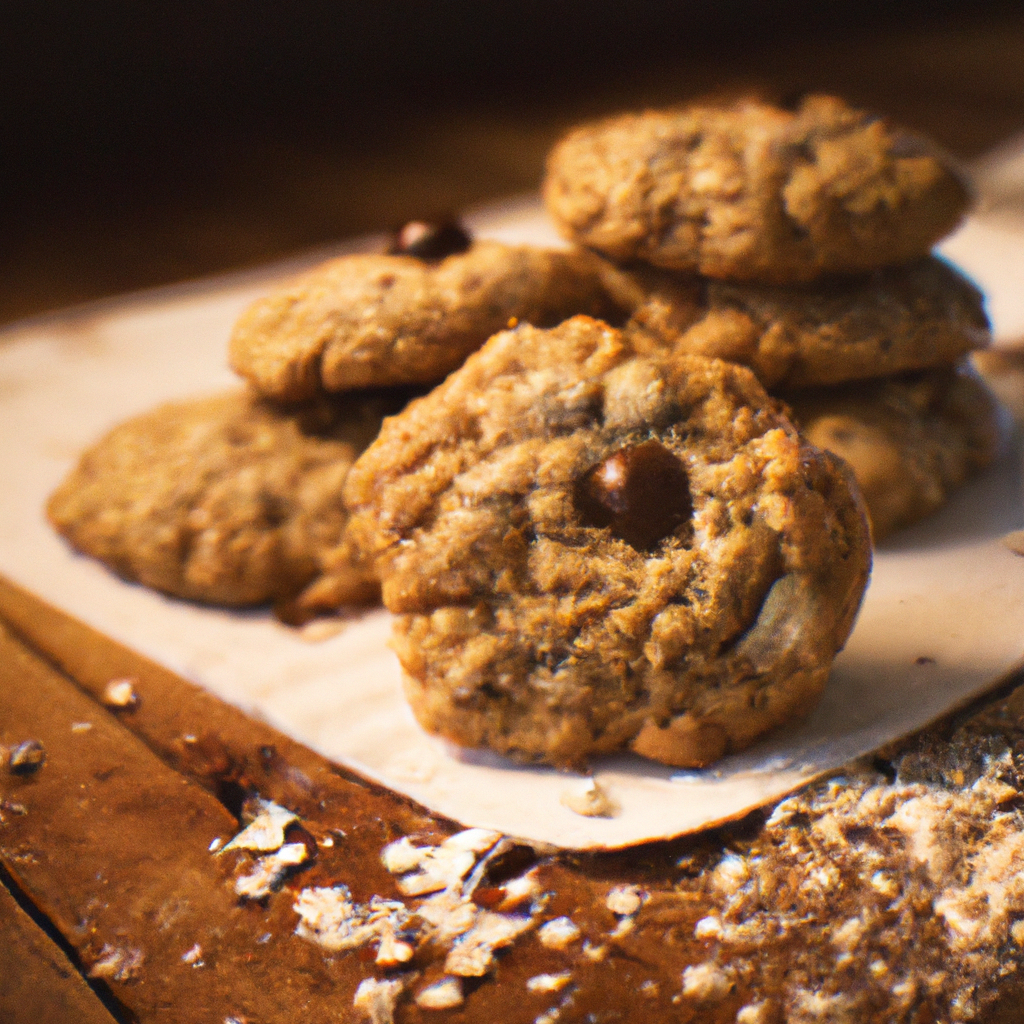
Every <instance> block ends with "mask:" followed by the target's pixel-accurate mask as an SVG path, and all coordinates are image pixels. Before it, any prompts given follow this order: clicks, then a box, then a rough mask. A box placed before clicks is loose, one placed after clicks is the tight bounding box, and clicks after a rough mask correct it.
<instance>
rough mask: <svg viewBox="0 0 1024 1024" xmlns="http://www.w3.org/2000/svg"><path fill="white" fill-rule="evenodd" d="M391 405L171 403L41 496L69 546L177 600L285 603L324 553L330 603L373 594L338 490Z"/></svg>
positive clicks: (113, 437) (116, 433)
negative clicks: (329, 560) (329, 568)
mask: <svg viewBox="0 0 1024 1024" xmlns="http://www.w3.org/2000/svg"><path fill="white" fill-rule="evenodd" d="M398 404H399V403H398V402H397V401H396V400H395V399H394V398H391V397H382V396H361V397H358V398H355V397H353V398H349V399H348V400H346V401H345V402H344V403H332V402H328V401H327V400H321V401H318V402H314V403H310V404H307V405H304V406H300V407H293V408H290V409H283V408H281V407H278V406H274V405H271V404H270V403H268V402H265V401H261V400H259V399H258V398H256V397H254V396H253V395H251V394H250V393H248V392H244V391H237V392H231V393H227V394H221V395H217V396H214V397H210V398H201V399H197V400H192V401H186V402H174V403H171V404H168V405H164V406H161V407H160V408H158V409H156V410H154V411H152V412H149V413H146V414H144V415H142V416H138V417H136V418H135V419H132V420H129V421H127V422H126V423H123V424H121V425H120V426H118V427H116V428H115V429H114V430H112V431H111V432H110V433H109V434H108V435H107V436H106V437H105V438H103V439H102V440H101V441H100V442H99V443H98V444H96V445H95V446H94V447H92V448H91V449H89V450H88V451H87V452H86V453H85V454H84V455H83V456H82V458H81V461H80V462H79V464H78V466H77V467H76V468H75V469H74V470H73V471H72V472H71V474H70V475H69V476H68V477H67V478H66V479H65V480H64V482H63V483H62V484H61V485H60V487H59V488H58V489H57V491H56V492H55V493H54V494H53V496H52V497H51V499H50V502H49V505H48V508H47V511H48V514H49V517H50V520H51V522H52V523H53V525H54V526H56V528H57V529H58V530H59V531H60V532H61V533H62V534H64V536H65V537H66V538H67V539H68V540H69V541H70V542H71V543H72V544H73V545H74V546H75V547H76V548H78V549H79V550H80V551H82V552H84V553H86V554H88V555H91V556H92V557H94V558H97V559H99V560H100V561H102V562H105V563H106V564H107V565H108V566H110V567H111V568H112V569H114V570H115V571H116V572H118V573H120V574H121V575H122V576H124V577H126V578H127V579H130V580H137V581H138V582H140V583H143V584H145V585H146V586H148V587H153V588H155V589H156V590H161V591H164V592H165V593H167V594H172V595H175V596H177V597H184V598H189V599H191V600H195V601H205V602H210V603H213V604H223V605H250V604H259V603H262V602H264V601H275V600H287V599H289V598H291V597H293V596H294V595H295V594H296V592H297V591H298V590H299V589H300V588H301V587H303V586H304V585H305V584H306V582H307V581H308V580H309V579H310V578H311V577H312V576H313V575H314V574H315V573H316V572H317V571H318V569H319V568H320V559H321V558H322V557H324V556H326V555H328V554H331V555H332V557H333V561H334V563H335V576H336V578H337V580H338V582H337V585H336V591H337V594H338V597H339V603H340V602H341V601H343V600H347V601H352V602H355V601H366V600H368V599H372V598H373V597H374V596H375V595H376V593H377V584H376V582H375V581H374V579H373V577H372V576H371V575H369V574H368V573H367V572H366V571H365V570H363V569H357V568H355V566H354V564H353V563H352V562H351V560H349V562H348V571H347V572H345V571H343V569H344V565H343V564H342V563H343V562H344V558H343V554H344V552H345V551H346V550H347V549H346V548H345V541H344V529H345V524H346V521H347V518H348V516H347V513H346V512H345V509H344V506H343V505H342V502H341V489H342V485H343V484H344V481H345V477H346V475H347V474H348V470H349V467H350V466H351V465H352V463H353V461H354V460H355V458H356V456H357V455H358V454H359V452H361V451H362V450H363V449H364V448H365V447H366V445H367V444H369V443H370V441H371V440H372V439H373V438H374V436H375V435H376V433H377V431H378V429H379V428H380V423H381V420H382V418H383V417H384V415H385V414H386V413H388V412H392V411H394V410H395V409H396V408H397V407H398Z"/></svg>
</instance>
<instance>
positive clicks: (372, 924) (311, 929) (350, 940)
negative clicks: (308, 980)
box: [293, 885, 409, 951]
mask: <svg viewBox="0 0 1024 1024" xmlns="http://www.w3.org/2000/svg"><path fill="white" fill-rule="evenodd" d="M293 909H294V910H295V912H296V913H297V914H298V915H299V923H298V925H296V927H295V934H296V935H298V936H299V937H300V938H303V939H309V940H310V941H311V942H315V943H317V944H318V945H320V946H323V947H324V948H325V949H330V950H335V951H340V950H345V949H357V948H359V947H360V946H367V945H369V944H370V943H371V942H375V941H377V942H379V941H380V939H381V937H382V935H383V934H384V932H385V930H388V931H390V932H391V934H392V935H394V934H397V933H398V932H400V931H401V930H402V929H403V928H404V927H405V925H406V923H407V922H408V920H409V911H408V909H407V908H406V906H405V904H404V903H398V902H396V901H394V900H382V899H381V898H380V897H379V896H373V897H372V898H371V899H370V902H369V903H365V904H358V903H353V902H352V896H351V893H350V892H349V889H348V886H345V885H338V886H335V887H334V888H316V889H303V890H302V891H301V892H300V893H299V894H298V896H297V897H296V899H295V903H294V904H293Z"/></svg>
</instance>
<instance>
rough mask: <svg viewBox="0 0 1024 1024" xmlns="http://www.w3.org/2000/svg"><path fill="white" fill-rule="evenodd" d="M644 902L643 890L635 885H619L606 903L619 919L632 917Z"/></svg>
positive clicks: (609, 894)
mask: <svg viewBox="0 0 1024 1024" xmlns="http://www.w3.org/2000/svg"><path fill="white" fill-rule="evenodd" d="M643 902H644V893H643V890H642V889H640V888H638V887H637V886H635V885H617V886H615V888H614V889H612V890H611V891H610V892H609V893H608V896H607V898H606V899H605V901H604V903H605V906H606V907H607V908H608V909H609V910H610V911H611V912H612V913H613V914H615V915H616V916H617V917H632V915H633V914H635V913H636V912H637V911H638V910H639V909H640V907H641V906H642V904H643Z"/></svg>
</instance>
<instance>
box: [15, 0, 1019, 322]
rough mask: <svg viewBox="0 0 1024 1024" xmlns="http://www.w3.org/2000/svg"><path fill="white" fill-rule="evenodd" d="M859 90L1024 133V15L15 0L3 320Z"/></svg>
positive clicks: (938, 130) (854, 96) (457, 204)
mask: <svg viewBox="0 0 1024 1024" xmlns="http://www.w3.org/2000/svg"><path fill="white" fill-rule="evenodd" d="M806 89H826V90H829V91H835V92H839V93H842V94H843V95H845V96H847V97H848V98H849V99H851V100H852V101H854V102H857V103H859V104H863V105H867V106H870V107H872V108H875V109H879V110H882V111H884V112H886V113H890V114H892V115H894V116H895V117H896V118H897V119H899V120H902V121H903V122H905V123H908V124H909V125H911V126H913V127H916V128H918V129H921V130H924V131H926V132H929V133H930V134H932V135H934V136H935V137H937V138H938V139H939V140H940V141H941V142H942V143H943V144H944V145H946V146H947V147H949V148H950V149H952V150H953V151H954V152H956V153H958V154H960V155H961V156H964V157H972V156H975V155H977V154H978V153H981V152H983V151H984V150H986V149H987V148H989V147H990V146H992V145H993V144H995V143H997V142H999V141H1000V140H1001V139H1004V138H1006V137H1008V136H1009V135H1011V134H1014V133H1016V132H1021V131H1024V5H1022V4H1021V3H1020V2H1019V0H1017V2H1014V3H996V2H992V3H986V4H974V5H964V4H962V3H960V4H957V3H952V2H944V0H932V2H930V3H915V2H907V3H901V2H893V0H889V2H882V0H863V2H859V3H852V2H843V0H835V2H832V3H828V2H825V0H822V2H818V3H808V2H800V0H788V2H787V0H779V2H768V0H764V2H759V3H758V2H751V0H704V2H702V3H696V2H688V0H676V2H668V0H636V2H634V3H633V4H630V5H628V6H627V5H626V4H625V3H612V2H609V0H576V2H563V3H556V2H551V0H549V2H547V3H542V2H540V0H521V2H518V3H493V4H488V3H486V2H479V0H478V2H475V3H470V2H443V0H441V2H434V3H429V2H424V0H404V2H371V0H355V2H345V0H335V2H333V3H330V2H326V0H293V2H291V3H285V2H278V3H271V2H266V0H250V2H248V3H241V2H236V3H232V2H227V0H207V2H205V3H196V2H193V0H178V2H173V0H172V2H170V3H164V4H153V3H147V2H145V0H141V2H140V0H134V2H110V0H108V2H104V0H93V2H91V3H89V2H85V0H81V2H69V0H63V2H61V0H57V2H51V3H49V4H45V5H43V4H41V3H39V2H38V0H35V2H24V3H9V2H4V0H0V154H2V158H0V321H10V320H13V319H15V318H17V317H20V316H24V315H27V314H31V313H33V312H37V311H40V310H44V309H48V308H54V307H57V306H61V305H66V304H68V303H72V302H77V301H81V300H84V299H89V298H93V297H97V296H100V295H106V294H111V293H116V292H120V291H124V290H127V289H131V288H137V287H141V286H146V285H151V284H159V283H163V282H169V281H174V280H180V279H183V278H188V277H195V276H199V275H202V274H207V273H211V272H215V271H220V270H226V269H232V268H236V267H242V266H251V265H253V264H256V263H259V262H262V261H266V260H269V259H273V258H275V257H278V256H281V255H283V254H286V253H289V252H294V251H295V250H297V249H300V248H302V247H305V246H309V245H312V244H316V243H319V242H324V241H328V240H331V239H336V238H339V237H342V236H345V235H349V234H353V233H358V232H363V231H368V230H375V229H380V228H387V227H389V226H391V225H393V224H396V223H398V222H400V221H402V220H403V219H406V218H409V217H412V216H416V215H423V214H427V213H431V212H434V211H442V210H458V209H461V208H463V207H465V206H466V205H468V204H471V203H478V202H481V201H485V200H488V199H492V198H497V197H499V196H502V195H507V194H509V193H512V192H522V191H526V190H530V189H533V188H535V187H536V185H537V182H538V180H539V177H540V174H541V172H542V166H543V158H544V153H545V152H546V150H547V148H548V146H549V145H550V144H551V142H552V141H553V140H554V139H555V138H556V137H557V136H558V134H559V133H560V132H561V131H562V130H564V128H565V127H566V126H568V125H569V124H571V123H572V122H573V121H575V120H578V119H580V118H584V117H590V116H593V115H596V114H601V113H605V112H608V111H612V110H616V109H622V108H628V107H638V106H643V105H645V104H665V103H671V102H677V101H680V100H684V99H687V98H690V97H694V96H697V95H701V94H705V93H709V92H711V93H714V92H742V91H758V92H761V93H765V94H768V95H784V94H788V93H792V92H796V91H801V90H806Z"/></svg>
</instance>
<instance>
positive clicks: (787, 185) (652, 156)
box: [544, 96, 969, 284]
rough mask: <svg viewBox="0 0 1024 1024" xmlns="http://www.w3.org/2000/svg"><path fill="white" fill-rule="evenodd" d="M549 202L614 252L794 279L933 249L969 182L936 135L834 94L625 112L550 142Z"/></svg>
mask: <svg viewBox="0 0 1024 1024" xmlns="http://www.w3.org/2000/svg"><path fill="white" fill-rule="evenodd" d="M544 198H545V201H546V204H547V208H548V210H549V212H550V213H551V216H552V217H553V218H554V220H555V222H556V223H557V225H558V226H559V228H560V230H561V231H562V233H563V234H564V235H565V236H566V237H568V238H571V239H573V240H574V241H576V242H579V243H581V244H582V245H586V246H590V247H592V248H594V249H597V250H599V251H601V252H603V253H606V254H608V255H609V256H612V257H613V258H615V259H617V260H634V259H639V260H643V261H645V262H649V263H654V264H656V265H658V266H663V267H669V268H671V269H674V270H683V271H689V272H697V273H700V274H702V275H705V276H708V277H714V278H726V279H733V280H756V281H761V282H764V283H773V284H786V283H793V282H807V281H811V280H813V279H815V278H817V277H820V276H822V275H824V274H844V273H857V272H861V271H866V270H872V269H875V268H876V267H881V266H888V265H890V264H896V263H902V262H906V261H908V260H912V259H914V258H916V257H919V256H923V255H925V254H926V253H927V252H928V250H929V249H930V248H931V246H932V245H933V244H934V243H935V242H936V241H938V239H940V238H942V237H943V236H944V235H945V234H947V233H948V232H949V231H951V230H952V229H953V228H954V227H955V226H956V224H957V222H958V221H959V220H960V218H961V216H962V215H963V213H964V211H965V209H966V207H967V205H968V202H969V191H968V188H967V187H966V185H965V183H964V180H963V179H962V178H961V176H960V175H959V173H958V172H957V171H956V170H955V169H954V167H953V165H952V162H951V160H950V158H948V157H946V156H945V155H944V154H942V153H941V152H939V151H938V150H937V149H936V148H935V147H934V146H932V145H931V144H930V143H928V142H926V141H924V140H923V139H920V138H918V137H917V136H914V135H911V134H908V133H907V132H904V131H902V130H900V129H897V128H895V127H893V126H891V125H889V124H888V123H887V122H885V121H883V120H880V119H879V118H877V117H874V116H872V115H870V114H867V113H865V112H863V111H860V110H855V109H852V108H851V107H849V106H847V105H846V104H845V103H844V102H842V101H841V100H839V99H836V98H833V97H829V96H810V97H807V98H806V99H805V100H804V101H803V102H802V103H801V105H800V106H799V108H798V109H797V110H795V111H789V110H783V109H780V108H778V107H774V106H770V105H768V104H766V103H762V102H757V101H753V100H748V101H745V102H740V103H736V104H734V105H732V106H692V107H686V108H682V109H677V110H660V111H659V110H654V111H647V112H645V113H642V114H627V115H624V116H618V117H614V118H611V119H608V120H605V121H601V122H598V123H596V124H591V125H585V126H583V127H580V128H577V129H576V130H574V131H572V132H570V133H569V135H568V136H566V138H565V139H563V140H562V141H561V142H560V143H559V144H558V145H556V146H555V148H554V150H553V151H552V153H551V155H550V157H549V160H548V167H547V176H546V180H545V183H544Z"/></svg>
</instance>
